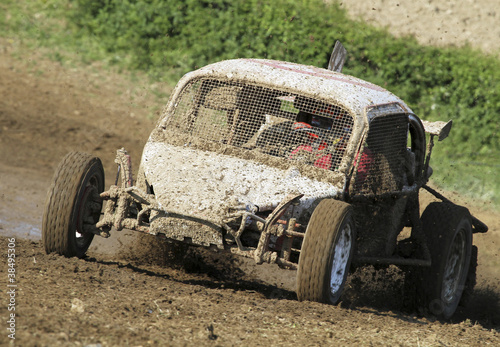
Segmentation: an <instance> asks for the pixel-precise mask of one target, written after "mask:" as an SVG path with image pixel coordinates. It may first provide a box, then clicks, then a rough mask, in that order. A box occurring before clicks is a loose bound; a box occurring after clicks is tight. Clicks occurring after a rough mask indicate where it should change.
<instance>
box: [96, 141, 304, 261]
mask: <svg viewBox="0 0 500 347" xmlns="http://www.w3.org/2000/svg"><path fill="white" fill-rule="evenodd" d="M115 162H116V163H117V164H118V173H117V179H116V184H115V185H113V186H111V187H110V188H109V190H107V191H105V192H103V193H101V198H102V199H104V200H107V203H106V207H105V209H104V216H103V217H102V219H101V220H100V221H99V222H98V223H97V225H96V229H95V232H94V231H92V232H94V233H95V234H97V235H101V236H103V237H109V230H110V229H111V228H112V227H114V228H115V229H116V230H117V231H119V230H122V229H124V228H126V229H131V230H136V231H141V232H144V233H147V234H152V232H151V231H150V227H149V223H147V222H145V220H144V216H145V215H147V214H148V213H149V212H150V211H159V212H162V213H163V214H164V215H165V216H171V217H177V218H182V217H181V216H180V215H178V214H175V213H169V211H167V210H165V209H163V208H162V207H161V206H160V205H159V204H158V202H157V201H156V199H155V196H154V195H152V194H146V193H144V192H143V191H141V190H140V189H139V188H137V187H135V186H133V181H132V175H131V172H132V168H131V160H130V156H129V155H128V154H127V151H125V149H123V148H122V149H120V150H118V151H117V154H116V159H115ZM120 176H121V186H120V187H119V186H118V185H117V184H118V178H119V177H120ZM302 196H303V194H292V195H289V196H287V197H285V199H283V201H282V202H280V203H279V204H278V206H277V207H276V208H275V209H274V210H273V212H271V214H270V215H269V216H268V217H267V218H265V219H264V218H262V217H260V216H257V215H256V212H257V211H246V210H241V211H235V212H233V213H231V214H230V215H228V216H227V218H226V219H224V220H223V221H222V223H221V226H222V228H223V229H224V230H226V231H227V232H228V233H229V234H230V235H231V236H232V237H233V238H234V240H235V241H236V247H235V246H230V245H226V246H225V248H226V249H228V250H229V251H230V252H232V253H235V254H238V255H242V256H245V257H249V258H253V259H254V260H255V262H256V263H257V264H261V263H263V262H268V263H277V264H278V265H279V266H280V267H285V268H289V269H296V268H297V264H296V263H294V262H291V261H290V254H291V252H292V248H291V247H292V240H293V238H294V237H301V238H303V237H304V233H303V232H299V231H297V229H298V228H300V227H301V225H299V224H297V223H296V220H295V218H290V219H289V220H281V219H280V218H281V217H282V216H283V214H284V213H285V212H286V210H287V209H288V208H289V207H291V206H292V205H294V204H296V203H297V202H298V200H299V199H300V198H301V197H302ZM134 205H135V207H137V210H138V213H137V216H136V217H135V218H131V217H129V215H130V211H131V208H132V207H134ZM139 206H140V211H139V208H138V207H139ZM239 219H240V226H239V229H238V230H234V229H233V228H231V227H230V226H229V223H231V222H235V221H237V220H239ZM248 219H253V220H255V221H256V222H257V225H259V229H260V231H261V235H260V238H259V242H258V244H257V247H256V248H252V247H245V246H243V244H242V242H241V235H242V234H243V232H244V231H245V227H246V223H247V221H248ZM271 235H275V236H277V237H283V239H284V240H283V244H282V247H281V252H280V254H278V252H277V251H272V250H270V247H269V243H270V237H271Z"/></svg>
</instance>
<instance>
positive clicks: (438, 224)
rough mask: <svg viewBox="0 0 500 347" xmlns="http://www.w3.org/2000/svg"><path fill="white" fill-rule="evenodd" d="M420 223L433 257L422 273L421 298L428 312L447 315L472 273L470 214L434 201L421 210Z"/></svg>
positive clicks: (454, 305)
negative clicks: (428, 266) (422, 292)
mask: <svg viewBox="0 0 500 347" xmlns="http://www.w3.org/2000/svg"><path fill="white" fill-rule="evenodd" d="M422 224H423V228H424V232H425V234H426V237H427V242H428V245H429V250H430V253H431V259H432V265H431V267H430V269H428V270H426V271H425V272H424V275H423V283H422V284H423V287H424V288H423V289H424V292H425V294H426V295H425V296H426V298H425V301H424V302H425V303H426V304H427V307H428V308H429V310H430V312H431V313H433V314H434V315H436V316H437V317H439V318H443V319H449V318H450V317H451V316H452V315H453V314H454V313H455V311H456V309H457V307H458V304H459V303H460V299H461V297H462V293H463V292H464V289H465V288H466V286H467V285H468V283H466V282H467V279H468V277H469V278H470V277H471V274H470V273H469V272H470V271H469V267H470V264H471V254H472V224H471V216H470V213H469V211H468V210H467V209H466V208H465V207H461V206H457V205H453V204H450V203H442V202H435V203H431V204H430V205H429V206H428V207H427V208H426V209H425V211H424V213H423V214H422ZM473 275H474V279H475V274H473ZM469 285H470V284H469ZM472 285H473V283H472Z"/></svg>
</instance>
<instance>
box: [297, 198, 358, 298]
mask: <svg viewBox="0 0 500 347" xmlns="http://www.w3.org/2000/svg"><path fill="white" fill-rule="evenodd" d="M355 238H356V233H355V229H354V219H353V212H352V207H351V206H350V205H349V204H347V203H345V202H342V201H337V200H332V199H325V200H322V201H321V202H320V203H319V205H318V206H317V207H316V209H315V210H314V212H313V214H312V216H311V220H310V221H309V224H308V226H307V230H306V234H305V237H304V242H303V243H302V249H301V251H300V258H299V268H298V272H297V297H298V299H299V300H300V301H303V300H310V301H318V302H324V303H328V304H332V305H334V304H337V303H338V302H339V301H340V296H341V295H342V292H343V290H344V286H345V282H346V279H347V275H348V273H349V268H350V265H351V260H352V257H353V253H354V240H355Z"/></svg>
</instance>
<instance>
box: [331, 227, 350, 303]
mask: <svg viewBox="0 0 500 347" xmlns="http://www.w3.org/2000/svg"><path fill="white" fill-rule="evenodd" d="M351 247H352V230H351V225H350V224H349V223H348V224H346V225H345V226H344V228H343V229H342V230H341V232H340V235H339V238H338V240H337V243H336V244H335V250H334V254H333V259H332V271H331V274H330V293H331V294H332V295H336V294H337V293H338V291H339V290H340V289H341V287H342V284H343V283H344V278H345V275H346V271H347V264H348V262H349V255H350V253H351Z"/></svg>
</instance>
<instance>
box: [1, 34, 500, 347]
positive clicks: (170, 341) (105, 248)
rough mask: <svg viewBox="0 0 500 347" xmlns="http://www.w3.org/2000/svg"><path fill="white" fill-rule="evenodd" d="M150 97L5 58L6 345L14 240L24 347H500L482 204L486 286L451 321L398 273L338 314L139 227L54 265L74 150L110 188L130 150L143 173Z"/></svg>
mask: <svg viewBox="0 0 500 347" xmlns="http://www.w3.org/2000/svg"><path fill="white" fill-rule="evenodd" d="M0 46H1V41H0ZM0 48H2V47H0ZM150 88H151V86H149V85H147V83H145V82H144V81H142V82H131V81H130V80H129V79H126V78H123V77H121V76H119V75H114V74H112V73H108V72H104V71H102V69H99V68H96V67H89V68H85V69H83V68H82V69H78V70H73V69H69V68H63V67H61V66H60V65H58V64H57V63H51V62H47V61H44V60H43V59H40V58H39V57H37V56H36V55H30V54H27V55H24V56H23V59H22V60H17V59H13V58H12V57H11V55H10V54H9V52H8V49H0V93H1V95H2V98H0V177H1V180H0V252H1V254H2V257H1V258H0V259H2V264H0V283H1V284H2V285H1V286H0V296H1V298H0V318H1V322H0V327H1V329H0V345H8V344H9V343H12V342H13V341H12V340H10V339H9V338H8V337H7V333H8V332H7V330H6V328H7V323H6V321H7V319H8V318H7V317H8V314H9V313H11V312H9V311H8V310H7V307H8V300H9V297H8V293H7V289H6V283H7V274H8V266H7V260H6V255H7V248H8V246H7V244H8V241H7V237H11V236H13V235H14V236H15V237H16V245H15V250H16V255H17V258H16V259H17V262H16V276H17V277H16V280H17V285H18V287H17V288H16V311H15V313H16V340H15V343H16V344H17V345H19V346H49V345H50V346H58V345H60V346H99V345H100V346H149V345H176V346H177V345H194V344H199V345H223V346H229V345H237V344H241V345H291V344H297V345H361V346H364V345H403V346H437V345H450V346H457V345H458V346H469V345H473V346H474V345H475V346H479V345H481V346H484V345H488V344H489V345H492V346H494V345H500V270H499V269H500V260H499V257H498V252H499V251H498V250H499V242H500V241H499V240H500V216H499V212H498V211H492V210H491V209H488V206H487V205H485V204H483V203H477V202H465V205H466V206H467V207H468V208H469V209H470V210H471V211H472V213H473V214H474V215H475V216H477V217H478V218H479V219H481V220H483V221H484V222H486V223H487V224H488V225H489V227H490V231H489V232H488V233H487V234H485V235H476V237H475V244H476V245H478V247H479V267H478V285H477V290H476V292H475V294H474V296H473V297H472V300H471V302H470V304H469V305H468V306H467V307H466V308H461V309H460V310H459V312H458V313H457V315H456V317H455V318H454V320H453V321H452V322H439V321H436V320H435V319H434V318H433V317H430V316H426V315H425V314H424V315H422V314H421V313H419V312H414V311H413V310H412V309H408V308H407V307H406V306H405V304H404V302H403V299H402V294H403V286H402V280H403V278H402V274H401V273H400V272H399V271H397V270H396V269H393V268H391V269H389V270H379V271H376V270H375V269H373V268H365V269H361V270H358V271H357V272H356V273H355V274H354V275H353V276H352V277H351V280H350V282H349V285H348V288H347V291H346V295H345V298H344V301H343V302H342V303H341V305H339V306H336V307H334V306H327V305H322V304H318V303H310V302H298V301H297V300H296V296H295V293H294V292H293V290H294V278H295V273H294V272H288V271H284V270H277V268H275V267H274V266H265V265H262V266H255V265H253V264H252V263H251V262H248V261H244V260H241V259H236V258H233V257H231V256H228V255H224V254H215V253H209V252H206V251H203V250H201V249H190V250H186V249H184V248H179V247H174V246H172V245H168V244H164V243H161V242H158V241H156V239H154V238H152V237H149V236H146V235H139V234H136V233H133V232H129V231H124V232H123V233H113V234H112V237H111V238H110V239H108V240H103V239H100V238H96V240H95V241H94V244H93V245H92V247H91V249H90V252H89V256H88V257H87V258H86V259H68V258H64V257H60V256H56V255H46V254H45V252H44V250H43V247H42V246H41V244H40V242H39V238H40V224H41V216H42V213H43V204H44V200H45V193H46V190H47V187H48V186H49V184H50V179H51V175H52V172H53V170H54V168H55V167H56V165H57V163H58V162H59V160H60V159H61V157H62V156H64V154H65V153H66V152H67V151H69V150H73V149H78V150H83V151H87V152H91V153H93V154H96V155H98V156H99V157H101V158H102V160H103V163H104V166H105V171H106V173H107V181H108V185H109V184H110V183H111V182H112V181H113V180H114V175H115V164H114V163H113V159H114V156H115V151H116V149H118V148H120V147H122V146H124V147H125V148H127V150H129V152H130V153H131V155H132V158H133V159H134V163H133V164H134V167H135V168H137V164H138V160H139V157H140V155H141V151H142V145H143V143H144V142H145V140H146V139H147V136H148V135H149V132H150V130H151V128H152V126H153V124H154V121H151V120H148V118H147V117H146V115H147V114H149V113H150V112H151V111H149V110H151V109H154V107H156V106H158V105H156V104H155V101H152V100H151V99H148V97H147V94H148V92H147V91H146V90H147V89H150ZM164 102H166V100H165V101H164ZM449 196H450V197H452V198H453V199H459V200H460V198H459V197H457V196H453V195H449ZM424 200H426V201H430V198H429V197H428V196H427V197H424Z"/></svg>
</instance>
